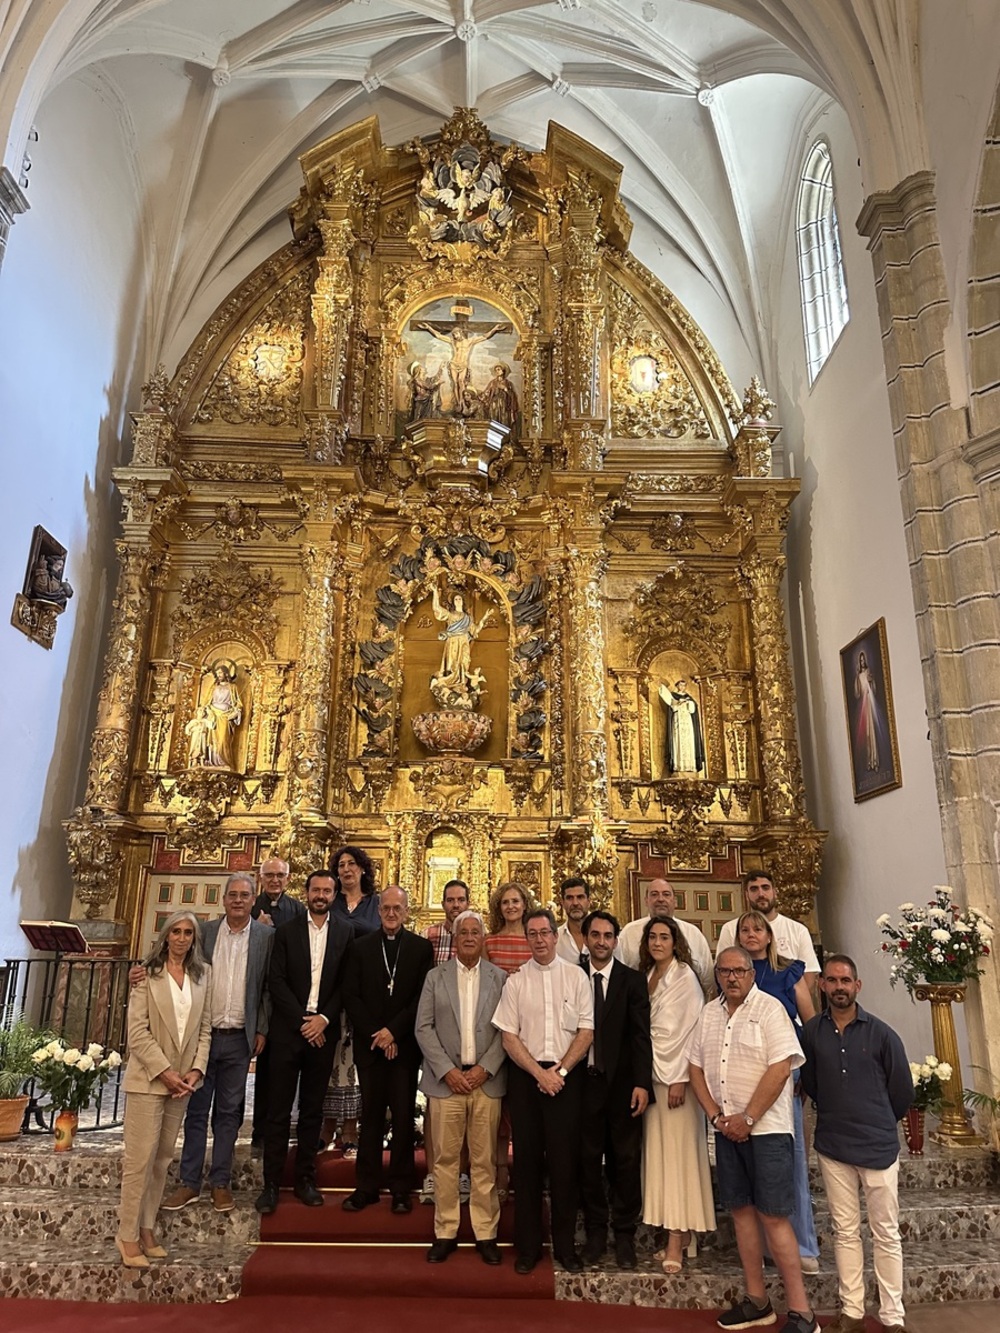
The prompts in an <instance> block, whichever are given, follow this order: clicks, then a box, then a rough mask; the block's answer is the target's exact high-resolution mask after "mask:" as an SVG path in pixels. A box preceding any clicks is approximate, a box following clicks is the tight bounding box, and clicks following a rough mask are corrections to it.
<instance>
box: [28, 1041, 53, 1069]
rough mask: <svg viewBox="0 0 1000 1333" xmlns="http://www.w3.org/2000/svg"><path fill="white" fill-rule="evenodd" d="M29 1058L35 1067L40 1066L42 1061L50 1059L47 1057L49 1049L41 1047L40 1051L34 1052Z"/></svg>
mask: <svg viewBox="0 0 1000 1333" xmlns="http://www.w3.org/2000/svg"><path fill="white" fill-rule="evenodd" d="M31 1058H32V1060H34V1062H35V1064H36V1065H40V1064H41V1063H42V1062H43V1061H44V1060H49V1059H51V1056H50V1055H49V1048H48V1047H47V1046H43V1047H42V1048H41V1050H38V1051H35V1052H34V1054H33V1055H32V1057H31Z"/></svg>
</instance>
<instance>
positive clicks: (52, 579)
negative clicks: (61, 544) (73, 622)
mask: <svg viewBox="0 0 1000 1333" xmlns="http://www.w3.org/2000/svg"><path fill="white" fill-rule="evenodd" d="M65 568H66V557H65V556H64V555H61V554H60V553H59V552H58V551H56V552H54V553H50V554H48V555H45V554H44V553H39V556H38V560H37V561H36V563H35V567H34V569H33V570H32V571H31V588H30V592H29V596H30V598H31V600H32V601H33V602H49V603H51V605H52V606H54V607H56V608H57V609H58V610H59V611H65V610H66V603H67V602H68V601H69V599H70V598H71V597H72V596H73V589H72V588H71V587H70V585H69V583H68V582H67V581H66V579H64V578H63V570H64V569H65Z"/></svg>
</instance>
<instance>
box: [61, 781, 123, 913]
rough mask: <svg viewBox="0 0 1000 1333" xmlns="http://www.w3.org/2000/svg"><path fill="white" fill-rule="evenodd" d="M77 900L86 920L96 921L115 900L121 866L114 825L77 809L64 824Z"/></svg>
mask: <svg viewBox="0 0 1000 1333" xmlns="http://www.w3.org/2000/svg"><path fill="white" fill-rule="evenodd" d="M63 828H64V829H65V831H66V846H67V851H68V854H69V865H70V871H71V872H72V875H73V888H74V892H75V895H76V898H77V900H78V901H79V902H81V903H82V904H83V905H84V909H85V912H86V916H87V919H88V920H89V921H94V920H96V919H97V918H98V917H99V916H100V915H101V913H102V912H103V911H104V909H105V908H106V907H107V906H108V904H109V903H110V902H111V901H112V899H113V898H114V897H115V894H116V893H117V890H118V882H119V879H120V876H121V871H122V866H123V864H124V859H125V858H124V855H123V853H122V850H121V847H120V846H119V841H118V831H117V825H116V824H115V823H113V822H109V821H107V820H106V819H105V818H104V817H103V816H102V815H101V814H100V812H99V811H97V810H95V809H93V808H92V807H90V806H86V805H83V806H80V807H79V809H77V810H75V811H74V813H73V818H72V819H67V820H66V821H65V823H64V824H63Z"/></svg>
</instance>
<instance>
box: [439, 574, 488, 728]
mask: <svg viewBox="0 0 1000 1333" xmlns="http://www.w3.org/2000/svg"><path fill="white" fill-rule="evenodd" d="M431 606H432V608H433V611H434V615H435V617H436V618H437V619H438V620H442V621H444V626H445V627H444V629H443V630H442V631H441V633H440V634H439V635H438V638H439V639H443V640H444V651H443V652H442V654H441V666H440V668H439V669H438V673H437V675H436V676H432V677H431V694H433V695H434V698H435V699H436V700H437V702H438V703H439V704H440V705H441V706H442V707H443V708H468V709H474V708H475V707H476V705H477V704H478V703H479V696H480V695H481V694H483V693H485V690H486V678H485V676H484V675H483V673H482V671H480V670H479V668H478V667H477V668H476V670H475V671H472V670H471V665H472V643H473V640H474V639H476V638H478V637H479V635H480V634H481V633H482V632H483V630H484V629H485V628H486V626H487V625H488V624H489V623H490V621H491V620H492V618H493V611H492V609H490V608H487V610H486V611H485V612H484V613H483V614H482V616H480V618H479V621H478V622H475V623H474V622H473V619H472V617H471V616H470V615H469V613H468V611H467V610H466V609H465V598H464V597H463V595H462V594H461V593H460V592H459V593H456V594H455V598H454V601H453V602H452V605H451V606H450V607H447V606H443V605H442V604H441V599H440V597H439V596H438V589H437V585H436V584H435V586H434V588H433V590H432V592H431Z"/></svg>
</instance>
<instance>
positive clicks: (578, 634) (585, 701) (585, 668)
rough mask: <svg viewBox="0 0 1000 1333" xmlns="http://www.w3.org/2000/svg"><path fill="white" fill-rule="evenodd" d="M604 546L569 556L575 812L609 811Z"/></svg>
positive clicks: (574, 551)
mask: <svg viewBox="0 0 1000 1333" xmlns="http://www.w3.org/2000/svg"><path fill="white" fill-rule="evenodd" d="M607 563H608V558H607V553H606V552H605V551H604V550H603V548H601V547H583V548H581V547H571V548H570V549H569V551H568V552H567V554H566V570H567V574H568V581H567V584H568V586H567V592H568V601H569V625H570V644H571V645H572V652H571V660H572V670H573V691H572V694H571V697H572V698H573V715H572V724H573V726H572V739H571V742H570V754H571V756H572V762H571V764H570V770H571V773H572V782H573V813H574V814H575V815H592V814H594V813H595V812H597V811H600V812H602V813H606V811H607V808H608V737H607V701H606V698H605V693H604V608H603V601H602V596H601V581H602V580H603V578H604V573H605V570H606V569H607Z"/></svg>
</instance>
